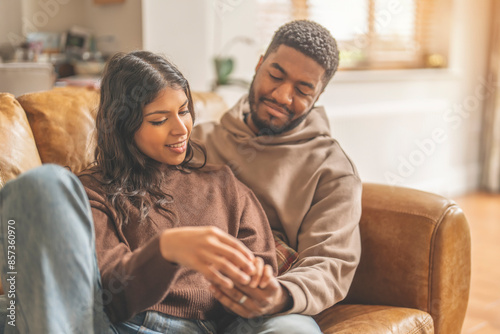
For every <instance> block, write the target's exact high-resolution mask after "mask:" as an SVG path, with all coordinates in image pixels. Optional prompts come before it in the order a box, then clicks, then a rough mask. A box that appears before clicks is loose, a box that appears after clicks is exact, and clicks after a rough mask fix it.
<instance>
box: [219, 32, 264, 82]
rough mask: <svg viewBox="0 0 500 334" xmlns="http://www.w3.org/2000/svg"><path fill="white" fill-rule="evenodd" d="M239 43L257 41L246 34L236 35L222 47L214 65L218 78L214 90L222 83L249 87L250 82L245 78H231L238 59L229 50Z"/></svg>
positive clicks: (248, 43) (250, 43)
mask: <svg viewBox="0 0 500 334" xmlns="http://www.w3.org/2000/svg"><path fill="white" fill-rule="evenodd" d="M238 43H243V44H247V45H252V44H254V43H255V41H254V40H253V39H252V38H250V37H246V36H236V37H234V38H232V39H231V40H229V42H227V43H226V45H224V47H222V50H221V51H220V53H219V54H218V55H217V56H215V57H214V59H213V61H214V67H215V75H216V79H215V82H214V84H213V85H212V91H215V89H217V87H218V86H222V85H242V86H245V87H248V86H249V85H250V83H249V82H247V81H246V80H243V79H232V78H230V75H231V73H232V72H233V69H234V67H235V64H236V61H235V59H234V56H230V55H229V51H230V50H231V49H232V47H233V46H234V45H236V44H238Z"/></svg>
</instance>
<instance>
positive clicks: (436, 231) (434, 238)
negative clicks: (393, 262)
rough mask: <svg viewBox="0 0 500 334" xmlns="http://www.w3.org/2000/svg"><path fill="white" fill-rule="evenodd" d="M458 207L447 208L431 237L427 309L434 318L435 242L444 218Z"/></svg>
mask: <svg viewBox="0 0 500 334" xmlns="http://www.w3.org/2000/svg"><path fill="white" fill-rule="evenodd" d="M455 206H456V205H455V204H454V205H450V206H448V208H446V210H445V211H444V212H443V214H442V215H441V217H439V220H438V221H437V222H436V226H435V228H434V231H433V233H432V237H431V245H430V247H431V249H430V252H429V277H428V284H429V287H428V293H427V309H428V312H429V314H431V317H432V300H431V296H432V292H433V291H432V282H433V281H432V276H433V273H434V271H433V269H434V252H435V248H436V247H435V241H436V235H437V233H438V230H439V228H440V227H441V223H442V222H443V221H444V218H445V217H446V216H447V215H448V213H449V212H450V211H451V209H452V208H453V207H455Z"/></svg>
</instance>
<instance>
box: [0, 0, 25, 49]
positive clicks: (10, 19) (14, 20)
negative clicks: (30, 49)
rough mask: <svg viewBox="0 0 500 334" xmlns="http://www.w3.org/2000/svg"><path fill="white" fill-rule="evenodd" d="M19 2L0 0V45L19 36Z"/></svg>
mask: <svg viewBox="0 0 500 334" xmlns="http://www.w3.org/2000/svg"><path fill="white" fill-rule="evenodd" d="M20 18H21V2H20V1H15V0H0V45H2V44H4V43H10V42H11V41H13V40H14V39H17V36H21V20H20Z"/></svg>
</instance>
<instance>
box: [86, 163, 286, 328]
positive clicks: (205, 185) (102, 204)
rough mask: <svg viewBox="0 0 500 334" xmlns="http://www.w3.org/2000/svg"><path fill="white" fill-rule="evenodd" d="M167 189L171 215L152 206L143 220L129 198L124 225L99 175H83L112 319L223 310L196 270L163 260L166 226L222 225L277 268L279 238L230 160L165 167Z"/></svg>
mask: <svg viewBox="0 0 500 334" xmlns="http://www.w3.org/2000/svg"><path fill="white" fill-rule="evenodd" d="M165 170H166V177H165V180H164V182H163V184H162V185H161V188H162V190H163V191H164V192H165V193H167V194H169V195H171V196H172V197H173V201H172V203H169V204H168V207H169V209H170V210H171V211H172V212H173V213H174V215H175V217H174V216H173V215H171V214H167V215H166V217H165V213H162V212H159V211H157V210H156V209H151V211H150V213H149V216H148V219H147V220H145V221H144V222H142V223H138V221H139V210H138V209H137V208H136V207H134V206H133V205H132V204H128V209H129V210H130V211H129V212H130V213H129V223H128V224H126V225H124V226H122V224H121V223H120V222H119V221H118V218H117V214H116V211H115V210H114V209H113V207H111V205H110V204H109V202H108V201H107V200H106V199H105V197H104V196H103V194H104V191H103V188H102V185H101V184H100V182H99V181H98V179H100V177H101V176H100V175H98V174H93V175H92V176H89V175H88V174H87V173H83V174H82V175H81V176H80V180H81V181H82V183H83V185H84V187H85V189H86V192H87V195H88V197H89V200H90V205H91V208H92V214H93V217H94V225H95V235H96V252H97V260H98V264H99V270H100V273H101V278H102V287H103V301H104V306H105V311H106V313H107V315H108V316H109V318H110V319H111V321H112V322H113V323H118V322H122V321H126V320H128V319H130V318H132V317H133V316H134V315H135V314H137V313H139V312H142V311H145V310H155V311H159V312H162V313H165V314H168V315H172V316H177V317H182V318H189V319H203V320H205V319H215V318H218V317H220V316H222V315H223V314H224V312H225V311H224V309H223V308H222V306H221V305H220V303H219V302H218V301H217V300H216V299H215V298H214V297H213V295H212V294H211V293H210V292H209V290H208V286H209V282H208V281H207V280H206V279H205V278H204V277H203V276H202V275H201V274H200V273H198V272H196V271H194V270H191V269H188V268H185V267H182V266H179V265H177V264H174V263H171V262H168V261H167V260H165V259H164V258H163V257H162V256H161V254H160V249H159V235H160V232H161V231H163V230H165V229H168V228H175V227H180V226H216V227H218V228H220V229H221V230H223V231H226V232H227V233H229V234H230V235H232V236H235V237H237V238H238V239H239V240H241V241H242V242H243V243H244V244H245V245H246V246H247V247H248V248H249V249H250V250H252V251H253V252H254V254H255V255H256V256H260V257H262V258H263V259H264V261H265V262H266V263H268V264H271V265H272V266H273V268H274V270H275V273H276V259H275V250H274V242H273V237H272V234H271V230H270V228H269V223H268V221H267V218H266V215H265V213H264V211H263V209H262V207H261V206H260V204H259V202H258V200H257V199H256V198H255V196H254V194H253V193H252V192H251V191H250V190H249V189H248V188H247V187H246V186H244V185H243V184H241V183H240V182H239V181H238V180H237V179H236V178H235V177H234V175H233V174H232V172H231V171H230V169H229V168H227V167H213V168H208V169H206V170H204V171H197V170H195V171H192V172H191V173H186V172H183V171H180V170H177V169H172V168H171V169H165ZM86 174H87V175H86Z"/></svg>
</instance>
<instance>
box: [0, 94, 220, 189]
mask: <svg viewBox="0 0 500 334" xmlns="http://www.w3.org/2000/svg"><path fill="white" fill-rule="evenodd" d="M192 95H193V101H194V105H195V111H196V113H197V116H199V117H198V119H199V120H200V119H201V120H204V121H207V120H217V119H218V118H220V116H221V115H222V113H223V112H224V111H225V110H226V104H225V103H224V100H223V99H222V98H221V97H220V96H219V95H217V94H215V93H208V92H193V94H192ZM0 98H1V100H0V120H1V123H0V129H1V130H2V133H0V140H1V141H0V142H1V143H2V147H1V148H0V188H1V186H2V184H3V183H5V182H6V181H8V180H9V179H12V178H14V177H16V176H17V175H18V174H20V173H22V172H24V171H26V170H28V169H30V168H33V167H36V166H38V165H40V164H41V162H43V163H55V164H58V165H61V166H67V167H69V168H70V169H71V170H72V171H73V172H74V173H78V172H80V171H82V170H83V169H85V168H86V167H87V166H88V165H89V164H90V163H91V162H92V161H93V160H94V151H95V145H96V141H95V118H96V115H97V107H98V104H99V92H98V91H96V90H94V89H88V88H85V87H59V88H54V89H51V90H48V91H44V92H38V93H30V94H25V95H22V96H19V97H18V98H17V100H16V99H15V98H14V96H13V95H12V94H5V93H3V94H0ZM23 109H24V110H23ZM35 144H36V146H35Z"/></svg>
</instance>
